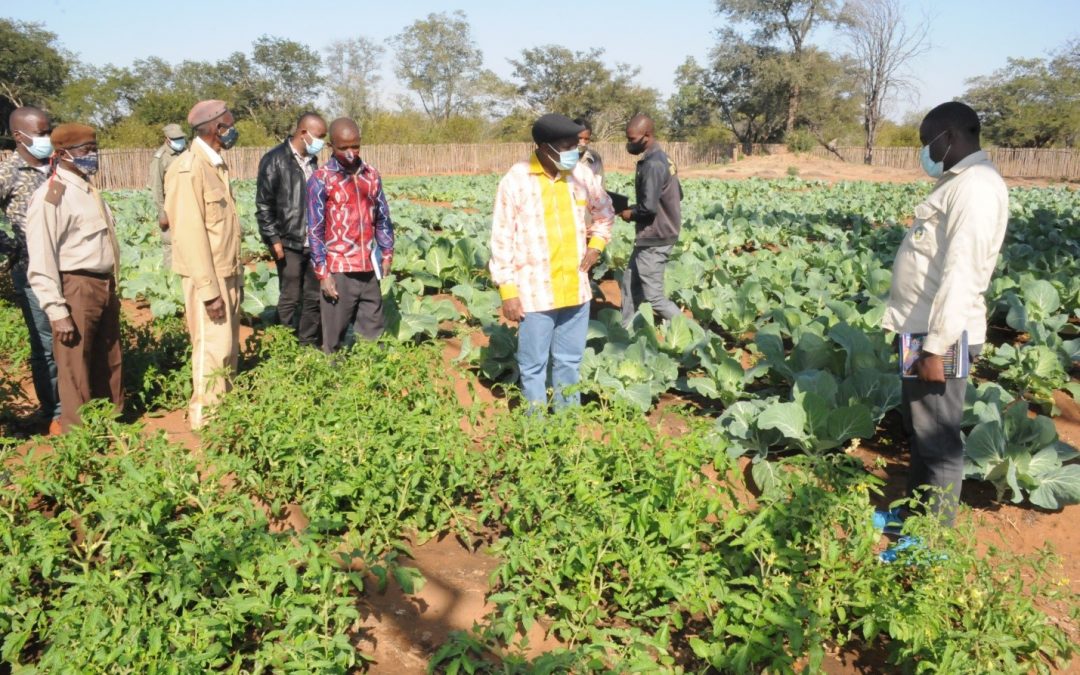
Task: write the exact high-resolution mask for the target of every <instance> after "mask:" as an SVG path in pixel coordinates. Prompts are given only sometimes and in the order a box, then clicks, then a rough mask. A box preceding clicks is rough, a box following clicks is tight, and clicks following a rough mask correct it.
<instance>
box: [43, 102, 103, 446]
mask: <svg viewBox="0 0 1080 675" xmlns="http://www.w3.org/2000/svg"><path fill="white" fill-rule="evenodd" d="M51 139H52V144H53V147H54V148H55V153H56V158H57V166H56V171H55V173H53V175H51V176H50V177H49V179H48V180H47V181H46V182H45V183H44V184H43V185H42V186H41V187H39V188H38V189H37V191H36V192H34V196H33V197H31V199H30V208H29V209H28V211H27V214H26V245H27V250H28V252H29V257H30V262H29V266H28V268H27V277H28V280H29V282H30V286H31V287H32V288H33V289H34V294H35V295H36V296H37V299H38V302H39V303H40V304H41V309H42V310H43V311H44V312H45V314H46V316H48V317H49V322H50V323H51V325H52V334H53V338H54V344H53V352H54V356H55V359H56V369H57V375H58V388H59V390H60V404H61V414H60V426H61V428H62V430H63V431H64V432H67V431H68V430H69V429H71V427H72V426H73V425H76V424H79V422H80V421H81V418H80V416H79V407H80V406H82V405H83V404H84V403H86V402H87V401H89V400H90V399H92V398H107V399H109V400H111V401H112V402H113V405H115V406H116V408H117V410H118V411H119V410H120V409H121V408H122V407H123V404H124V391H123V387H122V384H121V356H120V300H119V299H118V298H117V296H116V272H117V265H118V264H119V262H120V249H119V247H118V246H117V242H116V232H115V230H114V228H113V219H112V213H111V212H110V211H109V207H108V206H106V204H105V202H104V201H103V200H102V198H101V194H100V193H99V192H98V190H97V188H95V187H94V186H93V185H91V184H90V183H89V182H88V180H87V179H88V178H89V177H90V176H93V175H94V174H95V173H97V168H98V152H97V136H96V134H95V132H94V129H93V127H88V126H86V125H84V124H61V125H60V126H58V127H56V129H54V130H53V132H52V135H51Z"/></svg>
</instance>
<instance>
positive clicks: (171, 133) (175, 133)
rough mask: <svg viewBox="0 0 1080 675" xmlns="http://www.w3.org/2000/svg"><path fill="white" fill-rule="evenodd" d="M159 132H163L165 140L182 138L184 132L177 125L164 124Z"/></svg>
mask: <svg viewBox="0 0 1080 675" xmlns="http://www.w3.org/2000/svg"><path fill="white" fill-rule="evenodd" d="M161 130H162V131H164V132H165V137H166V138H183V137H184V130H183V129H181V128H180V125H179V124H166V125H165V126H164V127H162V129H161Z"/></svg>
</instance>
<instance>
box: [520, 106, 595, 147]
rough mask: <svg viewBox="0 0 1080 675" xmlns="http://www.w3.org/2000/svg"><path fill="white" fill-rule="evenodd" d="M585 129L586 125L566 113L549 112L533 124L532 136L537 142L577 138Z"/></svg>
mask: <svg viewBox="0 0 1080 675" xmlns="http://www.w3.org/2000/svg"><path fill="white" fill-rule="evenodd" d="M584 130H585V127H583V126H581V125H580V124H577V123H576V122H574V120H572V119H570V118H569V117H567V116H566V115H560V114H558V113H548V114H547V115H544V116H543V117H541V118H540V119H538V120H536V122H535V123H534V124H533V127H532V137H533V140H534V141H536V142H537V143H554V142H555V141H560V140H562V139H564V138H577V135H578V134H580V133H581V132H582V131H584Z"/></svg>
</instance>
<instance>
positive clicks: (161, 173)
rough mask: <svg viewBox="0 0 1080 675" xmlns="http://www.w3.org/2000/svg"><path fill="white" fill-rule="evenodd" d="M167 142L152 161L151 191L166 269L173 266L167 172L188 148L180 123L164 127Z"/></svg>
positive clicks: (155, 153)
mask: <svg viewBox="0 0 1080 675" xmlns="http://www.w3.org/2000/svg"><path fill="white" fill-rule="evenodd" d="M162 132H164V134H165V143H163V144H162V146H161V147H160V148H158V149H157V151H156V152H154V158H153V159H152V160H151V161H150V180H149V183H150V192H151V193H152V194H153V195H154V203H155V204H156V205H157V214H158V227H159V228H161V253H162V257H163V258H164V260H165V269H171V268H172V230H170V229H169V216H167V215H166V214H165V172H166V171H168V170H169V166H170V165H171V164H172V163H173V160H175V159H176V158H177V157H179V156H180V153H182V152H184V151H185V150H186V149H187V137H185V136H184V130H183V129H181V128H180V125H179V124H166V125H165V127H164V128H162Z"/></svg>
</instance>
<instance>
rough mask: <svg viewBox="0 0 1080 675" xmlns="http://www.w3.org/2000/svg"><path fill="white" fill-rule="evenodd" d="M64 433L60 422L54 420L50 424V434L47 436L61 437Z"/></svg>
mask: <svg viewBox="0 0 1080 675" xmlns="http://www.w3.org/2000/svg"><path fill="white" fill-rule="evenodd" d="M62 433H64V430H63V428H62V427H61V426H60V420H53V421H51V422H49V433H48V434H46V435H47V436H59V435H60V434H62Z"/></svg>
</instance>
